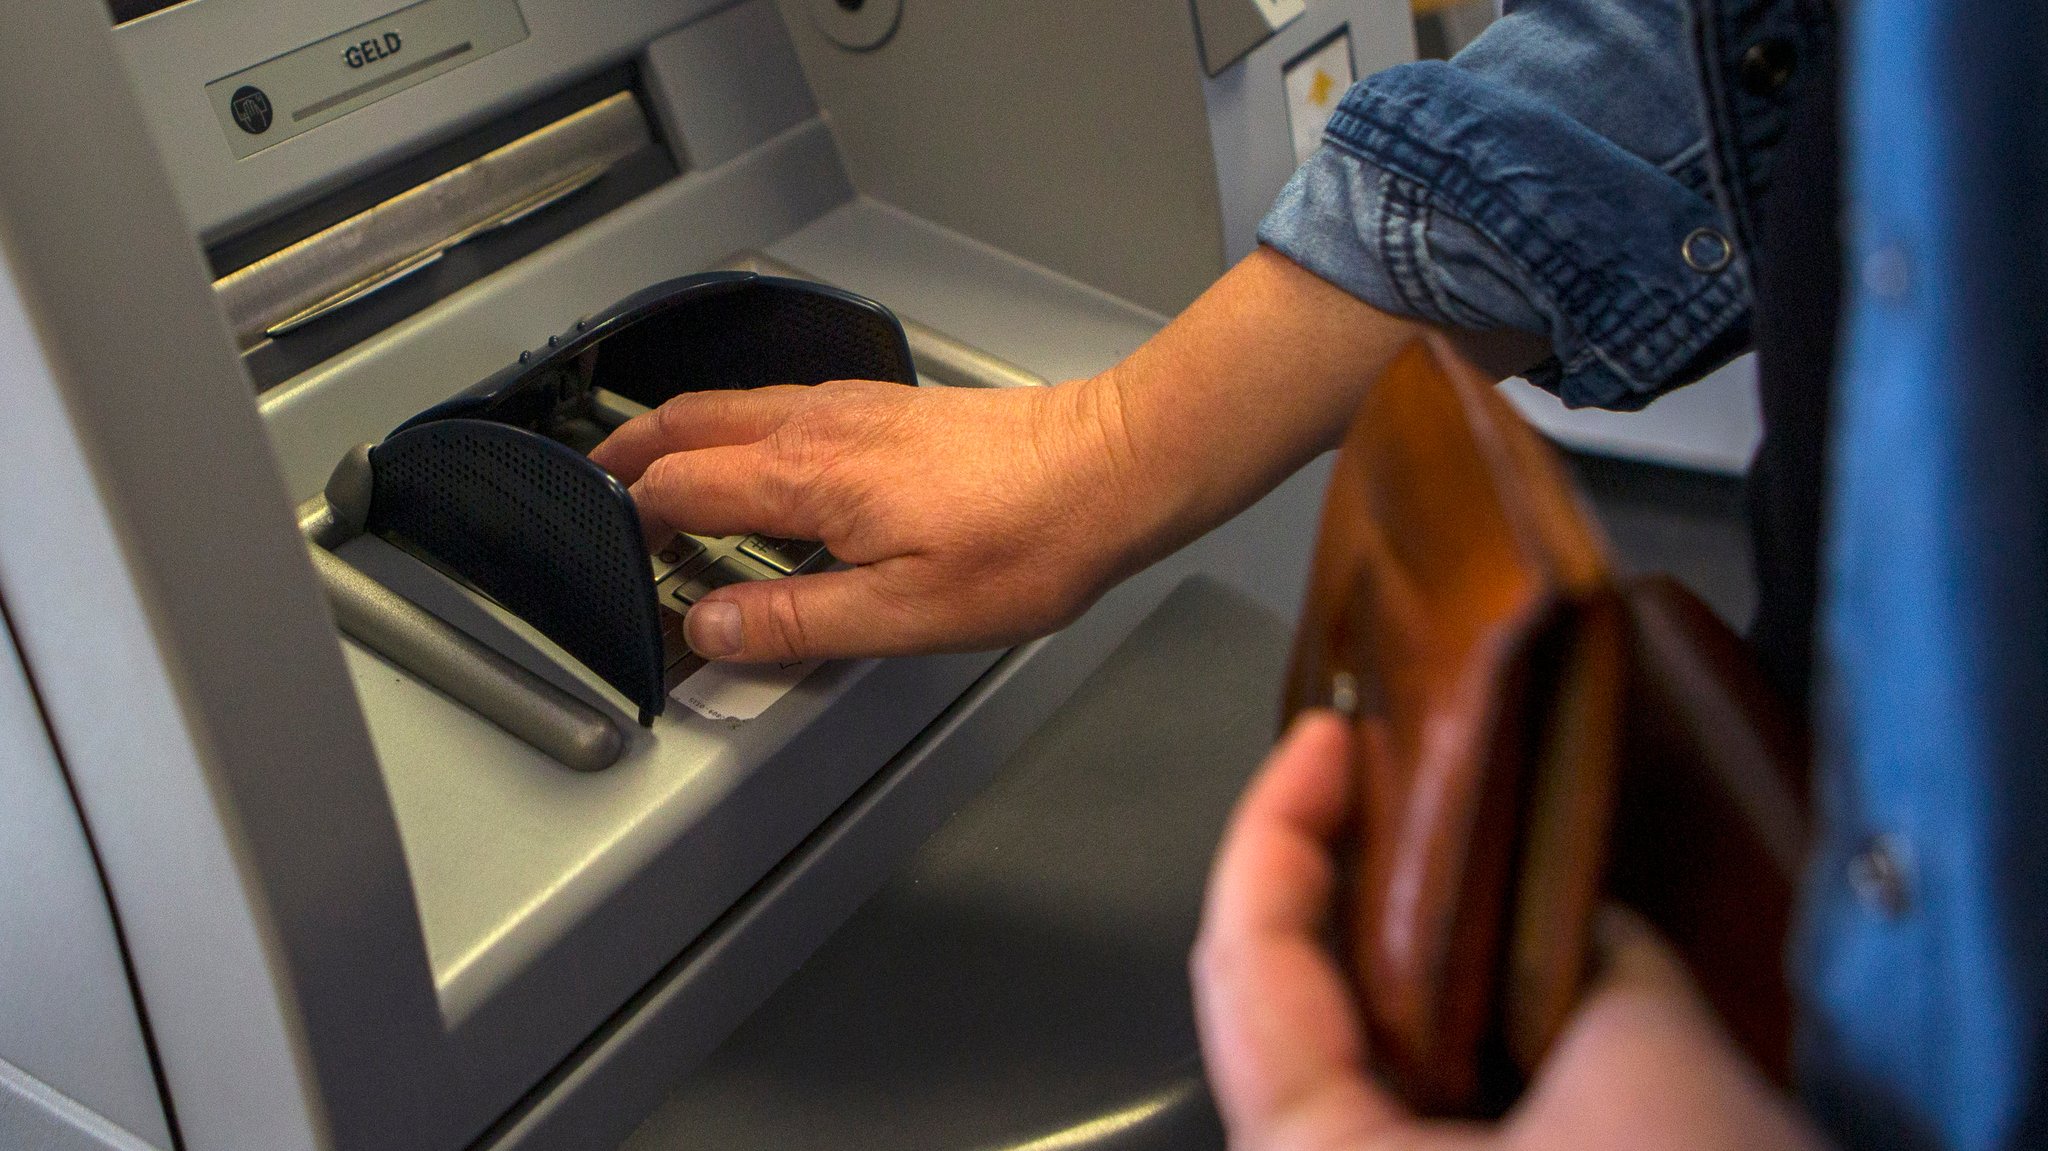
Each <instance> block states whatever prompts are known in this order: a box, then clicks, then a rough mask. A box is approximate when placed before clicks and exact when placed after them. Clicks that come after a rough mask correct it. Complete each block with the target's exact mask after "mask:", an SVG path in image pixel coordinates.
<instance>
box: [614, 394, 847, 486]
mask: <svg viewBox="0 0 2048 1151" xmlns="http://www.w3.org/2000/svg"><path fill="white" fill-rule="evenodd" d="M809 390H810V389H808V388H806V387H804V386H802V385H799V384H777V385H775V386H773V387H767V388H751V389H747V390H744V391H717V392H685V393H683V394H682V395H680V396H676V397H674V398H673V399H670V400H669V401H668V402H667V403H664V404H662V405H661V406H660V407H658V408H656V409H654V410H653V411H651V412H648V413H647V414H645V415H640V416H635V417H633V418H632V419H630V420H627V421H626V422H625V423H623V424H621V425H619V427H618V430H616V431H614V432H613V433H612V434H611V435H610V436H609V437H607V438H606V439H605V441H604V442H603V443H601V444H599V445H597V446H596V447H595V448H592V449H591V451H590V458H591V460H592V461H593V462H594V463H596V464H597V466H599V467H601V468H603V469H604V470H606V471H608V472H610V473H611V474H613V475H615V476H617V477H618V478H619V482H621V483H624V484H626V485H628V486H631V485H632V484H633V483H634V482H635V481H637V480H638V479H639V478H640V476H641V473H643V472H645V471H646V470H647V466H648V465H649V464H651V463H653V462H654V461H656V460H658V459H660V458H661V457H663V456H665V455H669V454H671V453H674V452H688V451H695V450H697V449H699V448H716V447H728V446H732V445H737V444H751V443H754V442H755V441H757V440H761V439H765V438H766V437H767V436H768V434H769V433H770V432H773V431H774V430H775V429H776V428H778V427H780V426H781V425H782V422H783V421H784V420H786V419H788V418H789V415H790V413H791V411H793V410H794V409H795V407H796V405H797V403H798V402H799V401H801V400H802V399H803V397H804V395H805V394H806V393H807V392H809Z"/></svg>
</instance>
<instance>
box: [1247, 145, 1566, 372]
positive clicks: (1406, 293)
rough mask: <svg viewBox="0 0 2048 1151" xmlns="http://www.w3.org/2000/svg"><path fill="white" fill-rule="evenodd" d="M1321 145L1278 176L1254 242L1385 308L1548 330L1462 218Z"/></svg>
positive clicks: (1448, 321) (1475, 324)
mask: <svg viewBox="0 0 2048 1151" xmlns="http://www.w3.org/2000/svg"><path fill="white" fill-rule="evenodd" d="M1397 184H1398V181H1397V180H1396V179H1395V178H1394V177H1393V176H1391V175H1389V174H1388V173H1387V172H1386V171H1385V170H1384V169H1382V168H1380V167H1379V166H1378V165H1377V164H1374V163H1372V162H1371V161H1369V160H1365V159H1361V158H1360V157H1358V156H1356V155H1353V154H1352V153H1350V152H1347V151H1345V150H1343V149H1341V148H1336V147H1331V146H1329V145H1325V146H1324V147H1322V148H1321V149H1319V150H1318V151H1317V152H1316V154H1315V155H1314V156H1312V157H1310V159H1309V161H1308V163H1306V164H1304V165H1302V166H1301V168H1300V170H1298V171H1296V172H1295V174H1294V178H1293V179H1291V180H1289V181H1288V182H1287V186H1286V188H1284V189H1282V191H1281V193H1280V196H1279V198H1278V199H1277V200H1276V201H1274V204H1273V208H1272V210H1271V211H1270V212H1268V213H1267V214H1266V218H1265V220H1264V221H1263V222H1262V223H1261V224H1260V225H1259V242H1261V243H1263V244H1265V245H1267V246H1268V247H1271V248H1273V249H1274V250H1275V251H1278V252H1279V253H1280V254H1281V255H1284V256H1286V257H1287V258H1288V259H1290V260H1293V261H1294V262H1295V263H1297V264H1300V265H1301V266H1302V267H1304V268H1307V269H1308V270H1309V271H1311V272H1314V273H1315V274H1316V275H1318V276H1321V277H1322V278H1323V279H1325V280H1328V281H1330V282H1331V283H1332V284H1335V285H1337V286H1338V287H1340V288H1343V289H1344V290H1345V291H1347V292H1349V293H1351V294H1352V295H1354V296H1357V297H1358V298H1359V299H1361V300H1364V301H1365V302H1366V303H1368V304H1371V305H1372V306H1374V307H1376V308H1378V309H1380V310H1381V311H1383V312H1388V313H1391V314H1393V315H1398V316H1407V317H1410V318H1412V319H1418V320H1422V321H1425V322H1427V323H1432V324H1439V325H1442V326H1445V327H1454V328H1467V329H1473V330H1480V331H1485V330H1494V329H1503V328H1506V329H1514V330H1518V331H1526V332H1538V333H1541V332H1545V331H1547V330H1548V325H1547V324H1546V322H1545V320H1544V318H1543V316H1542V315H1541V313H1539V312H1537V311H1536V310H1535V309H1534V308H1532V307H1530V305H1529V302H1528V299H1527V295H1526V293H1525V292H1524V290H1523V289H1522V288H1521V287H1520V286H1519V285H1518V284H1516V283H1515V281H1514V269H1513V267H1512V265H1511V263H1510V261H1509V260H1508V258H1507V256H1506V255H1505V254H1504V253H1502V252H1501V251H1500V250H1499V249H1498V248H1497V247H1495V246H1494V245H1493V244H1491V243H1489V242H1487V241H1486V240H1485V238H1484V237H1481V236H1480V235H1479V234H1478V233H1476V232H1474V231H1473V230H1472V229H1471V228H1469V227H1467V226H1466V225H1465V224H1464V223H1463V222H1461V221H1458V220H1455V219H1449V218H1440V217H1439V218H1432V216H1431V214H1430V213H1429V212H1428V211H1427V210H1426V209H1425V210H1417V205H1418V203H1419V202H1420V200H1421V197H1420V194H1419V192H1418V191H1417V190H1416V189H1412V188H1400V187H1397V186H1396V185H1397Z"/></svg>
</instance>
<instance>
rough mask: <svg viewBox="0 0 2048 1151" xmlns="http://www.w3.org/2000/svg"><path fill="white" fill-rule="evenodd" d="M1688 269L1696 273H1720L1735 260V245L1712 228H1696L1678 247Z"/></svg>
mask: <svg viewBox="0 0 2048 1151" xmlns="http://www.w3.org/2000/svg"><path fill="white" fill-rule="evenodd" d="M1678 252H1679V254H1680V255H1682V256H1684V257H1685V264H1686V267H1689V268H1691V269H1692V270H1693V271H1695V272H1718V271H1720V270H1721V269H1723V268H1725V267H1727V266H1728V261H1730V260H1733V259H1734V258H1735V245H1733V244H1731V243H1729V242H1728V237H1726V236H1724V235H1722V234H1721V233H1719V232H1716V231H1715V230H1714V229H1712V228H1695V229H1693V230H1692V232H1691V234H1689V235H1687V236H1686V238H1685V241H1684V242H1683V243H1681V244H1680V245H1679V246H1678Z"/></svg>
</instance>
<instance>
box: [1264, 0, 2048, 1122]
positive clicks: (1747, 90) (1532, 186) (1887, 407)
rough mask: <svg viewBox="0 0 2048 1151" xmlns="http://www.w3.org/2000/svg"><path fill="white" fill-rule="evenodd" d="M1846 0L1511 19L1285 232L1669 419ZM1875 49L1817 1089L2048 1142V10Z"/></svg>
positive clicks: (1807, 1001)
mask: <svg viewBox="0 0 2048 1151" xmlns="http://www.w3.org/2000/svg"><path fill="white" fill-rule="evenodd" d="M1821 2H1822V0H1522V2H1519V3H1517V2H1515V0H1510V2H1509V3H1508V4H1507V12H1506V15H1505V16H1504V17H1503V18H1502V19H1501V20H1499V21H1497V22H1496V23H1495V24H1494V25H1493V26H1492V27H1491V28H1490V29H1489V30H1488V31H1487V33H1486V34H1485V35H1484V36H1482V37H1481V38H1480V39H1479V40H1478V41H1476V42H1475V43H1474V44H1473V45H1472V46H1471V47H1469V48H1468V49H1466V51H1464V52H1463V53H1461V54H1460V55H1459V57H1458V58H1457V59H1456V60H1455V61H1454V62H1452V63H1437V62H1430V63H1419V64H1413V65H1409V66H1406V67H1402V68H1396V69H1393V70H1391V71H1388V72H1385V73H1382V74H1380V75H1378V76H1375V77H1372V78H1370V79H1368V80H1366V81H1365V82H1363V83H1361V84H1359V85H1357V86H1356V87H1354V88H1353V89H1352V90H1351V91H1350V92H1349V93H1348V94H1347V95H1346V97H1345V99H1344V100H1343V102H1342V104H1341V105H1340V107H1339V109H1338V111H1337V113H1336V115H1335V116H1334V117H1333V118H1332V120H1331V122H1330V125H1329V128H1328V130H1327V132H1326V134H1325V145H1324V147H1323V148H1322V149H1321V150H1320V151H1319V152H1318V153H1317V155H1316V156H1315V157H1313V158H1312V159H1311V160H1310V161H1309V163H1308V164H1307V165H1305V166H1304V167H1303V168H1302V169H1301V171H1300V172H1299V173H1297V175H1296V176H1295V178H1294V180H1293V181H1292V182H1291V183H1290V184H1289V185H1288V187H1287V189H1286V191H1285V192H1284V193H1283V194H1282V195H1281V197H1280V200H1279V202H1278V204H1277V205H1276V206H1275V208H1274V210H1273V212H1272V214H1271V215H1270V216H1269V217H1268V218H1267V220H1266V222H1265V224H1264V226H1263V227H1262V229H1261V233H1260V235H1261V239H1262V240H1263V241H1264V242H1266V243H1268V244H1270V245H1272V246H1273V247H1275V248H1277V249H1279V250H1280V251H1281V252H1283V253H1285V254H1286V255H1288V256H1289V257H1291V258H1292V259H1294V260H1295V261H1296V262H1298V263H1300V264H1302V265H1304V266H1306V267H1308V268H1309V269H1311V270H1313V271H1315V272H1316V273H1318V274H1319V275H1321V276H1323V277H1324V278H1326V279H1328V280H1330V281H1332V282H1333V283H1336V284H1338V285H1340V286H1342V287H1344V288H1346V289H1347V290H1349V291H1351V292H1352V293H1354V294H1355V295H1357V296H1359V297H1361V298H1363V299H1365V300H1366V301H1368V302H1370V303H1372V304H1374V305H1376V306H1378V307H1380V308H1382V309H1384V310H1386V311H1390V312H1394V313H1398V314H1405V315H1411V316H1416V317H1420V318H1423V319H1427V320H1430V321H1433V322H1436V323H1439V324H1444V325H1450V326H1456V327H1464V328H1478V329H1496V328H1512V329H1518V330H1523V331H1529V332H1537V333H1542V334H1544V335H1546V336H1547V337H1548V338H1549V341H1550V344H1551V347H1552V348H1553V349H1554V351H1555V355H1554V356H1553V357H1552V358H1551V359H1550V360H1549V361H1547V362H1546V363H1544V364H1542V365H1539V366H1538V367H1537V368H1536V369H1535V370H1533V371H1532V372H1531V373H1529V374H1530V377H1531V379H1532V380H1533V381H1534V382H1537V383H1539V384H1543V385H1545V386H1548V387H1550V388H1552V389H1554V390H1556V391H1557V392H1558V393H1559V394H1560V395H1561V396H1562V397H1563V398H1564V399H1565V401H1566V402H1567V403H1571V404H1579V405H1583V404H1598V405H1605V406H1609V407H1617V408H1633V407H1639V406H1641V405H1642V404H1644V403H1647V402H1648V401H1649V400H1650V399H1652V398H1654V397H1655V396H1657V395H1658V394H1659V393H1661V392H1662V391H1664V390H1666V389H1668V388H1670V387H1673V386H1676V385H1679V384H1682V383H1685V382H1687V381H1689V380H1691V379H1693V378H1695V377H1697V376H1698V375H1699V374H1700V373H1702V372H1703V371H1705V370H1706V369H1708V368H1710V367H1712V366H1714V365H1715V364H1717V363H1718V362H1720V361H1721V360H1722V359H1725V358H1726V357H1728V356H1730V355H1732V354H1734V353H1735V352H1737V351H1739V350H1741V349H1742V348H1743V347H1744V346H1746V345H1747V344H1748V342H1749V338H1750V336H1749V331H1750V322H1751V308H1752V287H1751V276H1752V265H1751V260H1752V259H1753V253H1754V247H1755V235H1756V224H1757V221H1756V219H1755V212H1756V205H1757V200H1758V197H1759V196H1760V194H1761V192H1762V190H1763V189H1764V188H1765V187H1767V186H1768V184H1769V182H1770V178H1771V173H1772V170H1773V166H1774V162H1777V161H1781V160H1782V157H1779V156H1778V155H1777V154H1776V150H1777V146H1778V144H1779V143H1780V141H1781V140H1782V139H1783V137H1784V134H1785V131H1786V128H1787V117H1788V100H1787V90H1788V79H1789V78H1791V77H1794V76H1796V73H1797V62H1798V61H1801V60H1804V59H1808V58H1811V57H1813V56H1814V55H1815V51H1816V49H1818V48H1819V47H1820V46H1821V44H1820V41H1821V39H1823V38H1825V37H1827V36H1829V35H1830V33H1829V32H1828V31H1827V29H1828V28H1829V24H1828V21H1827V20H1826V19H1825V18H1824V17H1825V12H1824V10H1823V9H1822V7H1821ZM1843 55H1844V58H1845V65H1844V79H1843V84H1844V88H1843V97H1842V100H1843V104H1842V106H1843V109H1844V112H1843V121H1842V141H1843V147H1844V150H1845V156H1846V161H1845V163H1846V173H1845V183H1844V191H1845V197H1846V210H1845V212H1844V229H1843V231H1844V244H1845V248H1846V257H1847V264H1846V267H1847V269H1848V273H1847V284H1848V299H1847V301H1846V305H1845V306H1846V314H1845V319H1844V322H1843V325H1842V331H1841V339H1842V344H1841V356H1840V365H1841V366H1840V370H1839V372H1838V379H1837V381H1836V387H1835V391H1834V411H1835V415H1834V417H1833V421H1832V422H1833V427H1832V428H1831V431H1830V440H1829V448H1828V463H1829V489H1830V490H1829V494H1828V497H1827V499H1828V502H1827V509H1828V510H1827V531H1826V538H1825V542H1824V546H1823V552H1822V556H1823V559H1822V563H1821V572H1820V586H1821V606H1820V611H1819V616H1820V626H1819V629H1818V631H1819V639H1820V653H1821V654H1820V665H1819V668H1818V670H1817V672H1816V681H1817V692H1816V697H1815V698H1816V705H1815V706H1816V713H1815V717H1814V718H1815V725H1816V733H1817V738H1818V741H1819V750H1820V756H1819V765H1818V779H1817V790H1818V800H1819V810H1820V817H1821V828H1820V837H1819V842H1818V845H1817V847H1816V850H1815V853H1814V858H1813V861H1812V870H1811V872H1810V874H1809V877H1808V884H1807V899H1806V906H1805V909H1804V915H1803V922H1802V926H1801V928H1800V930H1799V932H1798V938H1797V940H1796V942H1795V947H1794V953H1793V956H1792V963H1793V974H1794V978H1795V982H1796V983H1797V985H1798V987H1799V992H1800V999H1801V1005H1802V1012H1803V1016H1802V1036H1801V1071H1802V1078H1803V1084H1804V1090H1805V1094H1806V1098H1807V1101H1808V1104H1809V1106H1810V1108H1811V1109H1812V1111H1813V1113H1814V1114H1815V1115H1816V1117H1818V1118H1819V1119H1820V1120H1821V1121H1822V1122H1823V1124H1824V1125H1825V1126H1826V1127H1827V1128H1828V1129H1829V1130H1830V1131H1831V1132H1832V1134H1833V1135H1834V1136H1835V1138H1836V1139H1837V1140H1838V1141H1840V1142H1841V1143H1842V1144H1843V1145H1845V1146H1852V1147H1913V1148H1921V1147H1927V1148H1934V1147H1939V1148H1953V1149H1956V1151H1980V1149H1982V1151H1991V1149H2002V1148H2028V1147H2048V1078H2044V1070H2048V388H2044V387H2043V386H2042V381H2043V379H2044V377H2048V5H2044V4H2041V3H2038V2H2034V3H2014V2H2011V0H1857V2H1856V3H1855V4H1854V5H1853V6H1851V19H1850V21H1849V25H1848V29H1847V32H1846V34H1845V44H1844V45H1843ZM1815 336H1816V338H1825V336H1826V333H1815Z"/></svg>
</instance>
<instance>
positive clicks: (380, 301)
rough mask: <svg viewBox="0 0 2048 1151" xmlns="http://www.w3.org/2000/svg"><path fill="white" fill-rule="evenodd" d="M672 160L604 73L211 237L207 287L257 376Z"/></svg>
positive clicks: (649, 178) (518, 247)
mask: <svg viewBox="0 0 2048 1151" xmlns="http://www.w3.org/2000/svg"><path fill="white" fill-rule="evenodd" d="M535 121H539V122H538V124H536V123H535ZM507 137H509V138H507ZM677 171H678V166H677V164H676V162H675V159H674V157H673V155H672V154H671V153H670V152H669V150H668V148H667V146H666V144H665V143H664V142H663V141H662V138H661V136H660V134H659V133H657V132H655V131H654V130H653V128H652V126H651V125H650V123H649V121H648V118H647V114H646V112H645V110H644V108H643V106H642V103H641V100H640V97H639V95H638V94H637V92H636V90H635V88H634V86H633V82H632V76H631V74H630V73H629V72H627V71H624V70H617V71H615V72H613V73H611V74H608V75H607V76H604V77H600V78H598V80H596V81H593V82H587V83H585V84H582V85H578V86H577V87H576V88H575V89H573V90H570V91H567V92H564V93H560V94H558V95H557V96H556V97H554V98H552V99H550V100H548V101H544V102H543V103H542V104H541V105H537V106H535V107H534V108H530V109H528V110H526V111H524V112H522V113H518V114H515V115H514V116H510V117H505V118H502V119H501V120H499V121H497V122H495V123H494V124H492V125H489V126H487V127H486V128H485V129H483V130H481V131H479V132H477V133H473V134H472V135H471V136H470V137H468V138H466V139H465V140H462V141H458V142H456V143H454V144H452V145H448V146H444V148H442V149H440V150H438V151H437V152H435V153H434V154H431V155H429V156H426V157H422V158H419V159H417V160H415V161H413V162H411V163H408V164H405V165H401V166H400V167H399V168H397V169H394V170H392V171H389V172H386V173H384V174H382V175H380V176H379V177H373V178H372V179H369V180H366V181H361V182H359V183H358V184H357V185H355V186H353V187H352V188H350V189H346V190H344V191H342V192H340V193H336V194H335V195H332V196H329V197H327V198H325V199H323V200H322V201H320V202H317V203H315V204H313V205H311V206H309V207H307V208H304V209H301V210H299V211H297V212H294V213H292V214H291V215H290V216H289V217H287V218H284V219H281V220H279V221H273V222H272V223H270V224H267V225H265V226H263V227H261V228H259V229H255V230H253V231H252V232H250V233H246V234H244V235H241V236H237V237H234V238H232V239H230V240H227V241H224V242H223V243H221V244H218V245H216V246H215V247H214V248H213V249H212V250H211V251H210V253H209V255H210V256H211V258H212V261H213V264H214V267H215V272H216V279H215V280H214V284H213V288H214V294H215V295H216V297H217V298H218V299H219V300H220V302H221V307H222V308H223V310H224V311H225V312H226V313H227V318H228V324H229V327H230V328H231V329H232V330H233V332H234V336H235V340H236V343H237V344H238V345H239V346H240V348H241V349H242V354H243V362H244V365H245V366H246V367H247V368H248V369H249V372H250V375H251V376H252V377H253V378H254V379H255V381H256V384H257V386H258V388H259V389H260V388H264V387H269V386H271V385H273V384H276V383H278V382H281V381H282V380H284V379H286V378H289V377H290V376H292V375H295V374H297V373H298V372H300V371H303V370H305V369H306V368H309V367H311V366H313V365H314V364H317V363H319V362H321V361H322V360H325V359H327V358H329V357H331V356H333V355H335V354H337V353H339V352H341V351H343V350H345V349H347V348H348V347H351V346H353V345H354V344H356V343H359V342H360V341H362V340H363V339H365V338H367V337H369V336H371V335H373V334H375V333H376V332H377V331H380V330H382V329H383V328H385V327H388V326H390V325H391V324H393V323H396V322H397V321H398V320H401V319H403V318H405V317H406V316H409V315H411V314H413V313H415V312H417V311H419V310H420V309H422V308H424V307H426V306H428V305H429V304H431V303H433V302H434V301H435V300H438V299H440V298H442V297H444V296H446V295H448V294H450V293H452V292H454V291H456V290H457V289H459V288H461V287H463V286H464V285H466V284H469V283H472V282H474V281H475V280H477V279H480V278H482V277H483V276H485V275H488V274H489V273H490V272H492V271H495V270H496V269H498V268H500V267H503V266H504V265H506V264H508V263H510V262H512V261H513V260H515V259H518V258H519V257H521V256H523V255H526V254H527V253H529V252H531V251H533V250H535V249H537V248H539V247H540V246H542V245H543V244H545V243H547V242H549V241H550V240H553V239H555V238H558V237H559V236H561V235H563V234H565V233H566V232H568V231H570V230H573V229H574V228H576V227H579V226H581V225H582V224H584V223H587V222H588V221H589V220H591V219H595V218H596V217H597V216H599V215H602V214H603V213H605V212H607V211H609V210H611V209H612V208H614V207H617V206H618V205H620V204H622V203H624V202H626V201H627V200H629V199H631V198H633V197H634V196H637V195H639V194H640V193H642V192H644V191H646V190H648V189H650V188H652V187H654V186H656V185H658V184H660V183H662V182H664V181H666V180H667V179H669V178H670V177H672V176H674V175H675V174H676V172H677ZM394 185H395V186H394Z"/></svg>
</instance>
